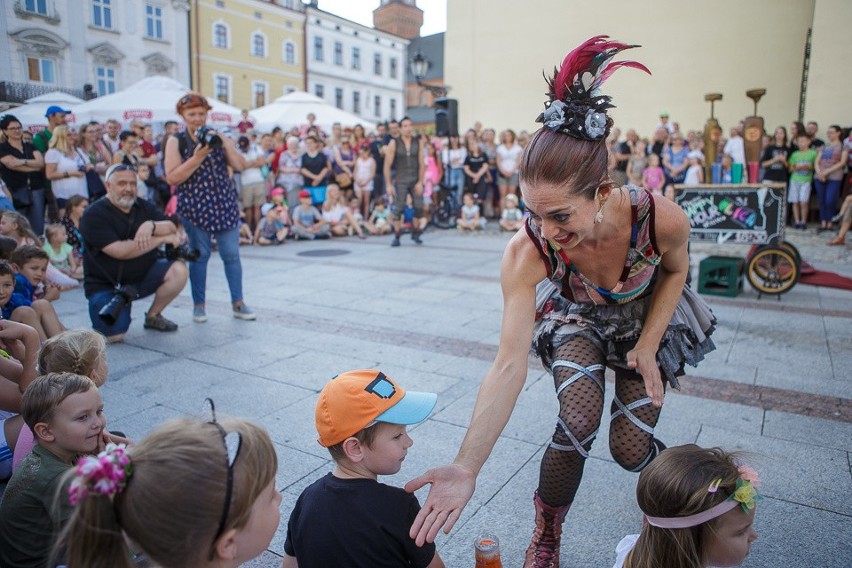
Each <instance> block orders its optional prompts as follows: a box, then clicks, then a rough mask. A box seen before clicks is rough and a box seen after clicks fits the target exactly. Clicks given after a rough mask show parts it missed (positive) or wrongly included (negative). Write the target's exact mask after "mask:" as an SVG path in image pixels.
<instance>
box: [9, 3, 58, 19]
mask: <svg viewBox="0 0 852 568" xmlns="http://www.w3.org/2000/svg"><path fill="white" fill-rule="evenodd" d="M44 8H45V10H44V12H42V11H41V10H39V9H37V8H36V9H35V10H28V9H27V4H26V2H25V1H24V0H15V4H14V10H15V15H16V16H18V17H19V18H22V19H24V20H26V19H27V18H42V19H43V20H45V21H46V22H48V23H49V24H58V23H59V12H58V11H57V10H56V6H55V5H54V3H53V2H52V1H51V2H45V6H44Z"/></svg>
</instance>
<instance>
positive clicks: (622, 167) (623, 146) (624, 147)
mask: <svg viewBox="0 0 852 568" xmlns="http://www.w3.org/2000/svg"><path fill="white" fill-rule="evenodd" d="M615 151H616V153H618V154H627V155H628V156H629V155H630V154H632V153H633V150H631V149H630V144H628V143H627V142H619V143H618V144H617V145H616V146H615ZM629 160H630V158H627V160H617V161H616V162H615V169H616V170H618V171H619V172H626V171H627V162H628V161H629Z"/></svg>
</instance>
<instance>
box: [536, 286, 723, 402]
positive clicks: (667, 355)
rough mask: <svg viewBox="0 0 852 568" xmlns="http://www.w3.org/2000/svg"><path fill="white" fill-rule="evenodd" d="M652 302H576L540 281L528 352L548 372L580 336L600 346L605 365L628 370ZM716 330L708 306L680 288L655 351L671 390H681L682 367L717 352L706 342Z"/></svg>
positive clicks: (686, 289) (647, 297)
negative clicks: (565, 347)
mask: <svg viewBox="0 0 852 568" xmlns="http://www.w3.org/2000/svg"><path fill="white" fill-rule="evenodd" d="M650 304H651V294H648V295H647V296H645V297H644V298H639V299H636V300H633V301H630V302H626V303H624V304H603V305H595V304H575V303H573V302H570V301H568V300H566V299H565V298H564V297H563V296H562V295H561V294H560V293H559V290H558V289H557V288H556V286H555V285H554V284H553V282H551V281H550V280H544V281H542V282H541V283H540V284H539V285H538V287H537V288H536V327H535V331H534V333H533V343H532V351H533V352H534V353H536V354H537V355H538V356H539V357H540V358H541V361H542V363H544V366H545V367H547V369H550V368H551V363H552V362H553V355H552V354H553V353H554V351H555V350H556V349H557V348H559V347H560V346H562V345H563V344H564V343H565V342H567V341H568V340H569V339H571V338H572V337H574V336H575V335H580V336H583V337H586V338H587V339H589V340H590V341H592V342H593V343H594V344H595V345H597V346H598V348H599V349H600V350H601V352H602V353H603V354H604V356H605V357H606V365H607V366H608V367H619V368H622V369H629V368H628V367H627V352H628V351H630V350H631V349H633V347H635V346H636V342H637V340H638V339H639V335H640V334H641V333H642V326H643V325H644V323H645V318H646V317H647V315H648V309H649V307H650ZM715 326H716V318H715V317H714V316H713V312H711V311H710V308H709V306H707V304H706V303H705V302H704V300H703V299H702V298H701V296H699V295H698V294H696V293H695V292H694V291H693V290H692V288H690V287H689V286H684V288H683V293H682V294H681V297H680V301H679V302H678V304H677V307H676V308H675V312H674V315H673V316H672V320H671V322H670V323H669V327H668V329H667V330H666V332H665V333H664V334H663V338H662V340H661V341H660V346H659V348H658V349H657V365H659V367H660V373H661V375H662V376H663V378H664V379H665V380H667V381H668V382H669V384H670V385H671V386H672V387H673V388H675V389H679V388H680V383H678V380H677V377H679V376H681V375H683V374H684V371H683V369H684V366H685V365H690V366H692V367H695V366H696V365H698V362H699V361H701V360H702V359H704V356H705V355H706V354H707V353H709V352H711V351H713V350H714V349H716V346H715V345H714V344H713V340H712V339H710V334H712V333H713V330H714V329H715ZM630 370H632V369H630Z"/></svg>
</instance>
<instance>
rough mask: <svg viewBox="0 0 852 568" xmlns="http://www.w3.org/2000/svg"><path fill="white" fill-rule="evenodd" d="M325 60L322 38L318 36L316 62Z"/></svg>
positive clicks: (315, 39)
mask: <svg viewBox="0 0 852 568" xmlns="http://www.w3.org/2000/svg"><path fill="white" fill-rule="evenodd" d="M323 59H324V56H323V53H322V38H321V37H319V36H317V37H315V38H314V61H322V60H323Z"/></svg>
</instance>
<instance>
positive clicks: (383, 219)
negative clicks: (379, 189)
mask: <svg viewBox="0 0 852 568" xmlns="http://www.w3.org/2000/svg"><path fill="white" fill-rule="evenodd" d="M389 216H390V211H388V209H387V207H386V206H385V200H384V199H379V200H378V201H376V204H375V205H374V206H373V212H372V213H370V218H369V219H367V225H366V226H367V232H369V233H370V234H371V235H387V234H388V233H390V230H391V226H390V220H389Z"/></svg>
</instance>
